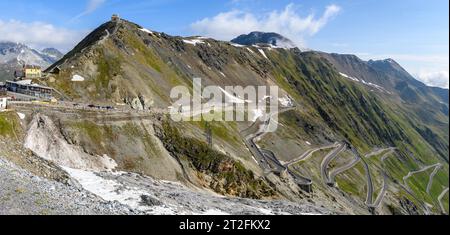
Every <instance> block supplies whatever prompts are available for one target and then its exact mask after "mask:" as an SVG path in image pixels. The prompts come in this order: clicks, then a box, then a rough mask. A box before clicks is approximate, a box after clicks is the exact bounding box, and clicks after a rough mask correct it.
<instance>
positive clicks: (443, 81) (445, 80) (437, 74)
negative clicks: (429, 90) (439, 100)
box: [413, 70, 449, 89]
mask: <svg viewBox="0 0 450 235" xmlns="http://www.w3.org/2000/svg"><path fill="white" fill-rule="evenodd" d="M413 76H414V77H415V78H417V79H418V80H420V81H422V82H423V83H425V84H427V85H428V86H433V87H442V88H447V89H448V88H449V73H448V70H443V71H430V70H422V71H419V72H417V73H415V74H413Z"/></svg>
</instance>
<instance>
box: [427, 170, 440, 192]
mask: <svg viewBox="0 0 450 235" xmlns="http://www.w3.org/2000/svg"><path fill="white" fill-rule="evenodd" d="M441 169H442V165H438V166H436V167H435V168H434V170H433V172H431V174H430V179H429V180H428V185H427V193H428V194H430V191H431V187H432V186H433V180H434V177H435V176H436V174H437V173H438V172H439V170H441Z"/></svg>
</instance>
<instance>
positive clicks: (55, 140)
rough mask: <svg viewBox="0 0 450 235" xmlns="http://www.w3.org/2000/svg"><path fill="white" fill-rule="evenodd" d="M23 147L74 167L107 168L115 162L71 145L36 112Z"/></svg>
mask: <svg viewBox="0 0 450 235" xmlns="http://www.w3.org/2000/svg"><path fill="white" fill-rule="evenodd" d="M25 147H26V148H28V149H30V150H32V151H33V152H34V153H35V154H36V155H38V156H39V157H41V158H43V159H46V160H49V161H52V162H54V163H56V164H58V165H60V166H64V167H70V168H74V169H90V170H109V169H114V168H115V167H116V166H117V164H116V163H115V162H114V160H112V159H111V158H109V157H107V156H105V155H104V156H92V155H89V154H87V153H85V152H84V151H83V149H82V148H80V147H79V146H75V145H71V144H69V143H67V141H66V140H65V139H64V137H63V135H62V134H61V131H60V130H59V129H58V128H57V127H56V125H55V124H54V123H53V121H52V120H51V119H50V118H48V117H47V116H45V115H42V114H37V115H36V116H35V117H34V119H33V121H32V122H31V124H30V128H29V130H28V133H27V136H26V138H25Z"/></svg>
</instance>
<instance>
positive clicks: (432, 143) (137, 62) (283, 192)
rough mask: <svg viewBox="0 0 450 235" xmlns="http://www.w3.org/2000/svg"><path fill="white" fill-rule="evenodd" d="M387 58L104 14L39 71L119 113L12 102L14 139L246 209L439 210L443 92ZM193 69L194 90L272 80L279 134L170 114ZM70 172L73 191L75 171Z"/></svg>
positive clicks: (67, 94)
mask: <svg viewBox="0 0 450 235" xmlns="http://www.w3.org/2000/svg"><path fill="white" fill-rule="evenodd" d="M252 45H253V43H252ZM386 62H387V63H388V64H387V65H384V62H383V63H381V62H380V63H381V65H380V64H379V63H378V62H374V61H371V62H364V61H362V60H359V59H358V58H357V57H354V56H344V55H334V54H326V53H320V52H301V51H300V50H298V49H296V48H290V49H286V48H274V47H262V46H259V45H255V46H243V45H237V44H233V43H229V42H223V41H217V40H214V39H210V38H203V37H187V38H182V37H174V36H170V35H167V34H164V33H159V32H154V31H150V30H148V29H145V28H142V27H141V26H139V25H137V24H134V23H131V22H128V21H126V20H120V21H118V22H117V21H114V22H113V21H111V22H107V23H105V24H103V25H101V26H100V27H99V28H97V29H96V30H94V31H93V32H92V33H91V34H89V35H88V36H87V37H86V38H85V39H84V40H83V41H81V42H80V43H79V44H78V45H77V46H76V47H75V48H74V49H73V50H72V51H70V52H69V53H67V54H66V55H65V56H64V57H63V58H62V59H61V60H59V61H58V62H56V63H55V64H53V65H52V66H50V67H49V68H48V69H47V72H49V73H51V75H50V76H49V77H48V78H47V79H46V80H44V81H41V82H42V83H43V84H44V85H47V86H52V87H54V88H56V89H57V90H58V91H60V92H61V93H62V95H61V97H59V98H60V99H62V100H64V101H65V102H68V103H77V104H99V105H100V104H101V105H111V106H113V107H129V109H127V108H124V109H120V110H119V109H118V110H116V111H109V112H108V111H94V110H85V109H76V108H75V109H74V108H73V107H72V108H71V107H68V106H65V107H55V108H46V107H40V108H38V109H36V108H35V107H26V106H17V107H16V109H18V110H20V112H24V113H26V115H27V118H26V119H25V120H23V121H22V124H21V126H23V131H24V132H25V133H26V136H27V138H24V141H23V144H25V146H26V147H27V148H28V149H31V150H32V151H33V152H34V154H36V155H38V156H39V157H41V158H44V159H46V160H47V161H50V162H55V163H56V164H59V165H60V166H61V167H63V168H70V169H72V168H78V169H75V170H82V171H90V172H92V171H94V172H97V171H99V170H101V168H99V164H100V166H103V167H104V169H111V168H112V169H113V170H114V171H118V172H131V173H134V174H136V173H137V174H141V175H145V176H146V177H148V176H149V177H152V178H155V179H159V180H169V181H176V182H180V183H182V184H183V185H185V186H186V187H188V188H190V189H191V190H194V191H195V190H201V191H202V192H209V193H212V192H213V193H214V194H220V195H225V196H227V197H244V198H251V199H253V200H255V201H253V202H254V203H257V202H261V201H260V200H263V201H283V202H286V201H289V203H294V204H296V205H306V206H308V208H321V207H323V208H325V209H324V210H317V209H314V210H312V211H313V213H324V214H327V213H330V212H331V213H342V214H431V213H433V214H439V213H445V212H446V211H445V210H446V208H447V211H448V200H446V199H445V197H444V199H443V200H440V197H439V196H440V195H441V193H442V192H445V189H446V188H448V148H449V142H448V102H447V103H446V102H445V101H444V100H443V99H444V98H445V92H442V91H439V92H436V91H435V90H433V89H429V88H427V87H424V86H421V85H420V83H418V82H417V81H414V80H412V78H411V77H410V76H408V74H407V73H406V72H405V71H404V70H402V69H401V67H399V66H398V64H396V63H395V62H393V61H386ZM389 64H390V65H389ZM56 68H58V69H56ZM75 76H77V77H82V78H83V80H82V81H80V80H74V77H75ZM196 77H200V78H202V84H203V86H208V85H218V86H221V87H224V86H262V85H266V86H272V85H276V86H278V87H279V88H280V97H279V98H280V99H279V105H280V108H282V111H280V112H279V116H280V117H279V120H278V121H279V128H278V129H277V131H276V132H274V133H267V134H263V135H258V138H250V137H252V136H253V135H254V134H255V133H256V132H257V131H258V129H259V128H260V127H264V125H266V124H267V123H266V124H264V123H258V122H255V123H252V122H211V123H206V122H173V121H172V120H171V119H170V118H169V117H168V116H167V115H166V114H167V110H169V107H170V106H171V105H172V102H173V101H172V100H171V99H170V92H171V89H172V88H173V87H175V86H179V85H184V86H187V87H192V83H193V78H196ZM408 90H411V91H408ZM410 94H412V95H410ZM415 95H417V97H416V98H414V96H415ZM447 96H448V91H447ZM286 101H289V102H286ZM0 120H1V119H0ZM270 123H271V121H270V122H268V124H267V125H270ZM5 132H7V131H6V130H5ZM207 133H210V136H212V141H209V140H208V138H207V136H208V134H207ZM6 138H12V137H11V135H9V137H6ZM54 142H57V143H60V144H58V145H57V146H55V145H52V144H51V143H54ZM211 142H212V143H211ZM42 146H44V147H42ZM45 146H47V147H45ZM259 152H262V153H261V154H258V153H259ZM260 155H263V159H266V161H267V162H266V163H264V160H261V161H259V160H260V159H259V157H260ZM67 156H70V158H71V159H67V158H68V157H67ZM72 158H75V159H72ZM105 159H110V160H109V161H105ZM267 159H268V160H267ZM86 162H87V163H89V164H85V163H86ZM108 162H113V163H114V164H112V165H110V164H109V163H108ZM436 164H437V165H436ZM266 165H269V167H267V166H266ZM93 166H95V169H94V168H93ZM429 166H439V168H438V167H434V168H431V167H429ZM80 168H81V169H80ZM268 168H270V169H268ZM279 168H282V170H277V169H279ZM70 169H69V170H68V172H69V175H71V176H72V178H74V179H77V180H78V182H80V184H81V185H83V181H84V180H85V178H83V174H81V175H80V174H77V173H79V172H77V171H72V172H71V170H70ZM434 170H436V171H435V172H434ZM432 171H433V172H432ZM70 172H71V173H70ZM110 174H111V173H108V172H104V171H102V170H101V171H100V172H97V173H96V175H97V176H99V175H100V177H101V178H102V179H109V178H111V177H113V176H111V175H110ZM91 176H92V175H91ZM332 176H333V177H332ZM120 181H125V182H128V183H131V185H135V184H136V183H135V182H132V180H131V179H130V178H126V179H120ZM305 182H306V183H305ZM84 186H85V187H83V188H84V189H87V190H88V191H89V189H90V190H91V192H93V193H94V194H96V195H103V196H104V197H106V198H110V197H107V196H105V195H109V194H108V193H107V192H98V191H95V190H93V189H92V188H89V187H88V186H87V185H84ZM130 187H131V186H130ZM150 188H151V187H150ZM141 194H142V193H141ZM153 196H155V197H156V196H157V195H153ZM444 196H445V195H444ZM115 197H116V196H114V197H113V198H115ZM130 197H132V198H136V197H135V196H130ZM441 199H442V198H441ZM447 199H448V197H447ZM150 201H152V200H150ZM441 204H442V205H443V207H444V209H442V207H441V206H440V205H441ZM259 205H260V204H259ZM135 206H136V205H135ZM222 209H223V208H222ZM266 209H267V208H266ZM224 212H227V213H233V211H230V209H226V210H225V211H224ZM306 212H308V210H306ZM309 212H311V210H310V211H309ZM252 213H257V212H252Z"/></svg>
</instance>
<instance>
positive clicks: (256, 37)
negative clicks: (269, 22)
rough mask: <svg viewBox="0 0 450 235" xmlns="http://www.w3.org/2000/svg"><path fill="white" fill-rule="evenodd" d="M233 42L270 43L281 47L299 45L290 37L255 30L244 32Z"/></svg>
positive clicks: (245, 43) (248, 43)
mask: <svg viewBox="0 0 450 235" xmlns="http://www.w3.org/2000/svg"><path fill="white" fill-rule="evenodd" d="M231 42H233V43H237V44H241V45H246V46H251V45H256V44H269V45H271V46H274V47H279V48H295V47H297V46H296V45H295V43H294V42H292V41H291V40H290V39H288V38H286V37H284V36H282V35H280V34H278V33H273V32H269V33H267V32H259V31H254V32H251V33H249V34H243V35H240V36H239V37H237V38H235V39H233V40H231Z"/></svg>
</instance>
